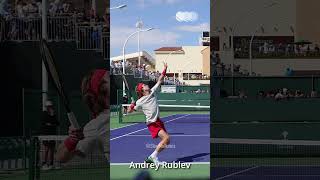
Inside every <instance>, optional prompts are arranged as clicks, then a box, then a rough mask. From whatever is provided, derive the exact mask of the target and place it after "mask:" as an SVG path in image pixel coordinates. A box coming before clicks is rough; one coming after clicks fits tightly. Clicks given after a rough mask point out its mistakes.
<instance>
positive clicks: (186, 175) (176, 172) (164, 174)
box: [110, 164, 210, 180]
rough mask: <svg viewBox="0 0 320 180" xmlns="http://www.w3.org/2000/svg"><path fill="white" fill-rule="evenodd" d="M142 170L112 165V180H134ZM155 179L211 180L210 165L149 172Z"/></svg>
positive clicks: (195, 165)
mask: <svg viewBox="0 0 320 180" xmlns="http://www.w3.org/2000/svg"><path fill="white" fill-rule="evenodd" d="M141 170H142V169H130V168H129V165H111V167H110V172H111V174H110V179H115V180H118V179H119V180H120V179H121V180H122V179H133V177H135V176H136V174H137V173H138V172H139V171H141ZM147 171H148V172H149V173H150V174H151V176H152V178H153V179H155V180H157V179H158V180H159V179H176V178H179V179H209V176H210V165H209V164H192V165H191V168H190V169H159V170H158V171H156V170H153V169H148V170H147Z"/></svg>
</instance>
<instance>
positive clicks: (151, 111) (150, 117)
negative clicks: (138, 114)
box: [128, 63, 170, 164]
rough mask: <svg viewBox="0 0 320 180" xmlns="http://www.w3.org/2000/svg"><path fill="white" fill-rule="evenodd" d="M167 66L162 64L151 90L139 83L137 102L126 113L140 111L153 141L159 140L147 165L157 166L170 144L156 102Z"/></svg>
mask: <svg viewBox="0 0 320 180" xmlns="http://www.w3.org/2000/svg"><path fill="white" fill-rule="evenodd" d="M167 67H168V65H167V64H166V63H165V64H164V69H163V71H162V74H161V76H160V77H159V79H158V82H157V83H156V85H154V86H153V87H152V88H151V89H150V88H149V86H148V85H146V84H143V83H139V84H138V85H137V87H136V92H137V95H138V98H139V99H138V100H137V102H132V103H131V105H130V107H129V109H128V112H129V113H131V112H133V111H138V110H142V112H143V113H144V114H145V116H146V124H147V127H148V129H149V132H150V134H151V137H152V138H153V139H155V138H158V137H159V138H160V139H161V141H160V143H159V144H158V145H157V147H156V149H155V150H154V152H153V153H152V154H151V155H150V156H149V157H147V159H146V160H145V162H147V163H155V164H159V163H160V161H159V160H158V154H159V153H160V152H161V151H162V150H164V149H165V148H166V146H167V145H168V144H169V143H170V137H169V134H168V133H167V131H166V128H165V127H164V124H163V122H162V121H161V120H160V112H159V105H158V102H157V95H156V91H157V89H158V88H159V86H160V85H161V83H162V81H163V79H164V77H165V76H166V72H167Z"/></svg>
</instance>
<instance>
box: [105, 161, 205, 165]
mask: <svg viewBox="0 0 320 180" xmlns="http://www.w3.org/2000/svg"><path fill="white" fill-rule="evenodd" d="M168 163H169V162H168ZM176 163H178V161H176ZM183 163H190V164H195V165H201V164H204V165H207V164H210V162H183ZM130 164H131V163H110V165H111V166H128V165H130Z"/></svg>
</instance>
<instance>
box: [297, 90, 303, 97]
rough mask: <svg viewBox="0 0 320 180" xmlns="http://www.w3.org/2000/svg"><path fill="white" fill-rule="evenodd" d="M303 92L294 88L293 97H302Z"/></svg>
mask: <svg viewBox="0 0 320 180" xmlns="http://www.w3.org/2000/svg"><path fill="white" fill-rule="evenodd" d="M303 97H304V94H303V93H302V92H301V91H300V90H296V94H295V98H303Z"/></svg>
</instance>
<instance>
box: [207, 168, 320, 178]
mask: <svg viewBox="0 0 320 180" xmlns="http://www.w3.org/2000/svg"><path fill="white" fill-rule="evenodd" d="M211 179H215V180H319V179H320V167H319V166H318V167H317V166H252V167H214V168H212V169H211Z"/></svg>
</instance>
